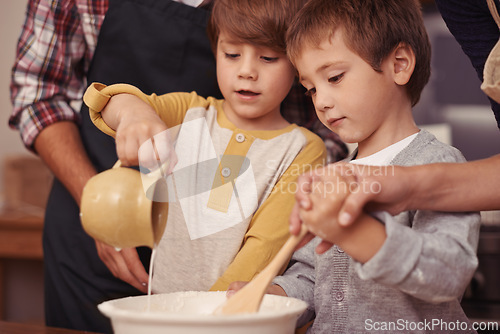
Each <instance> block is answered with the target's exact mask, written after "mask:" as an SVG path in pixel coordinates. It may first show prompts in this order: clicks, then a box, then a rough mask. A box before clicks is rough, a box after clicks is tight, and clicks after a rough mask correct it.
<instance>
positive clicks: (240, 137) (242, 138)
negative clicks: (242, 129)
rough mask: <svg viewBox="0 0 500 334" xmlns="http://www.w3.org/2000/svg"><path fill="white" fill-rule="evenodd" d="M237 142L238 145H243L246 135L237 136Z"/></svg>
mask: <svg viewBox="0 0 500 334" xmlns="http://www.w3.org/2000/svg"><path fill="white" fill-rule="evenodd" d="M236 141H237V142H238V143H243V142H244V141H245V135H244V134H243V133H238V134H237V135H236Z"/></svg>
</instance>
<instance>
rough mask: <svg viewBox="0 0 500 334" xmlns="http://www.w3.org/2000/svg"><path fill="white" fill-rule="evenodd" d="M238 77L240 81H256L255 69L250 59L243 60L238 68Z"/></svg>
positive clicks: (256, 73)
mask: <svg viewBox="0 0 500 334" xmlns="http://www.w3.org/2000/svg"><path fill="white" fill-rule="evenodd" d="M238 76H239V77H240V78H242V79H250V80H256V79H257V77H258V72H257V68H256V66H255V64H254V62H253V61H252V60H251V59H243V60H242V62H241V66H240V68H239V72H238Z"/></svg>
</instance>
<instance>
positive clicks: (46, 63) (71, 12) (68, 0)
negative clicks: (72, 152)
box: [9, 0, 107, 150]
mask: <svg viewBox="0 0 500 334" xmlns="http://www.w3.org/2000/svg"><path fill="white" fill-rule="evenodd" d="M106 10H107V0H106V1H88V0H85V1H82V0H30V1H29V3H28V8H27V14H26V20H25V22H24V25H23V29H22V32H21V35H20V38H19V42H18V45H17V50H16V61H15V64H14V67H13V69H12V77H11V86H10V89H11V100H12V104H13V112H12V114H11V117H10V119H9V126H10V127H12V128H17V129H18V130H19V131H20V134H21V138H22V140H23V142H24V144H25V145H26V147H27V148H28V149H31V150H32V149H33V142H34V140H35V138H36V136H37V135H38V134H39V133H40V131H42V130H43V129H44V128H45V127H47V126H49V125H51V124H53V123H55V122H59V121H63V120H67V121H73V122H78V121H79V110H78V109H79V105H78V104H79V101H81V97H82V94H83V90H84V88H85V87H84V85H85V84H86V82H85V78H86V71H87V69H88V66H89V63H90V60H91V57H92V55H93V52H94V48H95V41H96V40H97V27H99V26H100V24H101V23H102V19H103V18H104V14H105V11H106ZM92 27H94V28H92ZM72 105H73V106H74V107H72Z"/></svg>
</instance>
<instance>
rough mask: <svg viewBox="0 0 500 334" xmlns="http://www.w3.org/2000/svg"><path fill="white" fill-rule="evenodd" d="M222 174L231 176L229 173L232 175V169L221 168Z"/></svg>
mask: <svg viewBox="0 0 500 334" xmlns="http://www.w3.org/2000/svg"><path fill="white" fill-rule="evenodd" d="M221 174H222V176H224V177H229V175H231V169H229V168H228V167H224V168H222V170H221Z"/></svg>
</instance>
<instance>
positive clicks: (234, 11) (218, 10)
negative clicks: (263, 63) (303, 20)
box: [207, 0, 307, 53]
mask: <svg viewBox="0 0 500 334" xmlns="http://www.w3.org/2000/svg"><path fill="white" fill-rule="evenodd" d="M306 1H307V0H215V1H214V5H213V8H212V15H211V17H210V21H209V22H208V27H207V32H208V37H209V39H210V43H211V45H212V49H213V50H214V52H215V50H216V49H217V41H218V39H219V35H220V32H221V31H224V32H225V33H227V34H229V35H230V36H231V37H233V38H234V39H235V40H236V41H241V42H244V43H250V44H254V45H259V46H264V47H268V48H270V49H272V50H274V51H277V52H280V53H286V41H285V37H286V31H287V29H288V26H289V24H290V23H291V21H292V19H293V18H294V16H295V14H297V12H298V11H299V9H300V8H302V6H303V5H304V3H305V2H306Z"/></svg>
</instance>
